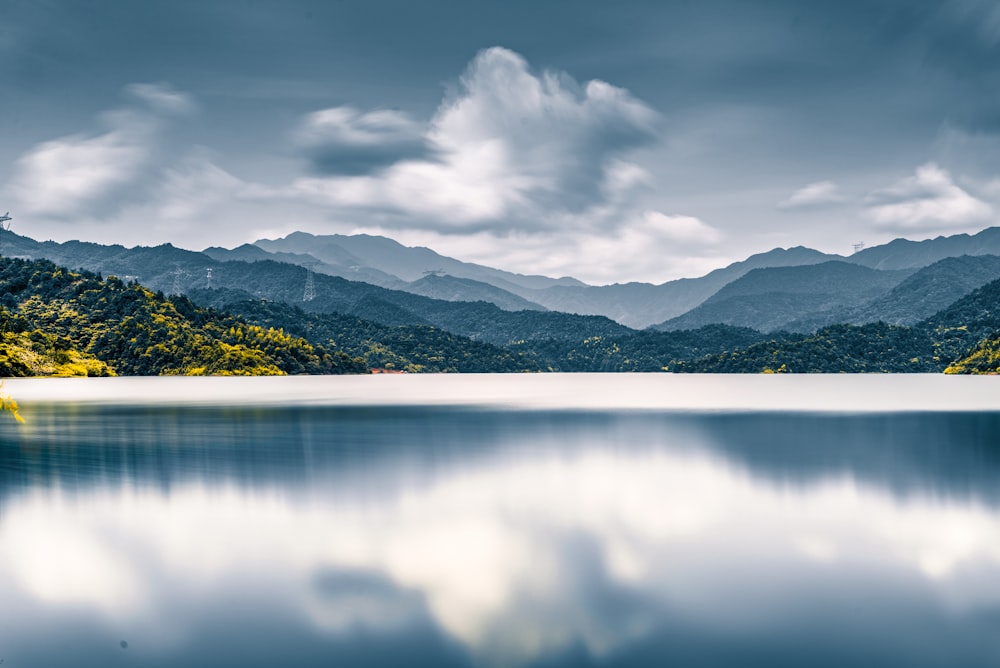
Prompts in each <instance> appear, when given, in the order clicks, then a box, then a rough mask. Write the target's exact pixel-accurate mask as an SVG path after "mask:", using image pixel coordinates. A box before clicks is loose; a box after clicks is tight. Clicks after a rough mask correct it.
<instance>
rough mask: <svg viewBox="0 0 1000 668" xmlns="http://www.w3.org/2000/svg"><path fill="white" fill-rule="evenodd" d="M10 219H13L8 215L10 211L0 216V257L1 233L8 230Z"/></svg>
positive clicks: (0, 254) (1, 255) (1, 249)
mask: <svg viewBox="0 0 1000 668" xmlns="http://www.w3.org/2000/svg"><path fill="white" fill-rule="evenodd" d="M11 220H13V219H12V218H11V217H10V211H8V212H7V213H5V214H4V215H2V216H0V257H3V237H4V234H3V233H4V232H9V231H10V221H11Z"/></svg>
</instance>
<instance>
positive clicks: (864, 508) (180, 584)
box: [0, 407, 1000, 668]
mask: <svg viewBox="0 0 1000 668" xmlns="http://www.w3.org/2000/svg"><path fill="white" fill-rule="evenodd" d="M998 437H1000V418H998V416H997V415H996V414H943V415H930V414H910V415H881V416H879V415H870V416H864V417H859V416H853V417H852V416H807V415H783V416H782V415H771V416H761V415H753V414H751V415H702V416H692V415H650V414H622V413H566V412H552V413H546V412H529V413H514V412H488V411H473V410H448V409H443V408H442V409H433V410H427V409H375V408H371V409H363V410H361V409H332V408H301V407H300V408H287V409H269V410H264V409H253V408H244V409H237V408H229V409H212V408H207V407H200V408H186V409H180V408H177V409H152V408H139V407H136V408H130V409H119V408H111V407H105V408H100V407H91V408H81V407H78V408H77V409H76V410H75V411H74V412H73V413H72V414H67V413H66V412H65V410H64V407H61V408H60V409H58V410H54V409H53V410H51V411H46V410H45V409H44V408H42V407H36V408H35V411H34V414H33V415H32V420H31V429H30V430H18V429H16V428H13V427H12V426H9V425H4V426H3V427H0V439H2V440H3V443H4V446H3V450H2V451H0V452H2V459H0V462H2V479H0V486H2V487H0V574H2V575H3V577H2V578H0V600H2V601H4V605H3V606H2V607H0V658H6V663H5V664H4V668H6V667H7V665H8V664H9V665H12V666H16V665H42V664H48V665H61V664H69V663H70V662H72V664H73V665H84V666H88V665H94V666H97V665H118V664H122V665H124V664H125V663H128V664H130V665H149V666H158V665H167V664H168V663H170V664H177V663H182V664H183V665H206V666H208V665H236V664H238V665H249V666H256V665H260V666H263V665H275V664H280V665H328V664H330V663H335V662H341V663H346V664H348V665H360V664H363V665H434V666H450V665H455V666H467V665H511V666H529V665H531V666H533V665H539V666H540V665H547V666H570V665H608V666H613V665H623V666H624V665H629V666H635V665H663V664H664V663H667V662H670V661H673V662H679V663H681V664H684V665H693V664H697V665H803V664H809V665H843V664H845V663H851V664H854V665H886V664H896V665H912V666H937V665H966V666H976V665H984V666H985V665H996V663H997V661H998V659H1000V639H998V637H997V634H996V633H995V629H996V627H997V623H998V622H1000V514H998V510H997V496H996V495H997V492H996V490H997V489H998V485H997V483H998V482H1000V481H998V477H1000V456H998V445H997V444H1000V438H998ZM123 639H124V640H126V641H127V643H128V648H127V651H123V648H122V647H121V646H120V641H121V640H123Z"/></svg>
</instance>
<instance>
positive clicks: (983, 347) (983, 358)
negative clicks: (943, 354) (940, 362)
mask: <svg viewBox="0 0 1000 668" xmlns="http://www.w3.org/2000/svg"><path fill="white" fill-rule="evenodd" d="M944 372H945V373H950V374H997V373H1000V337H996V338H992V339H987V340H986V341H983V342H982V343H980V344H979V345H978V346H976V348H975V350H973V351H972V354H970V355H969V356H968V357H965V358H964V359H960V360H958V361H957V362H955V363H954V364H952V365H951V366H949V367H948V368H946V369H945V370H944Z"/></svg>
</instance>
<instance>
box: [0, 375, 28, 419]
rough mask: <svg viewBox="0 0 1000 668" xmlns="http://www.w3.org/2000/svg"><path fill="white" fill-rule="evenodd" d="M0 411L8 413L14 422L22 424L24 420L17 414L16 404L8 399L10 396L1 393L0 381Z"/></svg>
mask: <svg viewBox="0 0 1000 668" xmlns="http://www.w3.org/2000/svg"><path fill="white" fill-rule="evenodd" d="M0 411H4V412H7V413H10V414H11V415H12V416H13V417H14V419H15V420H17V421H18V422H21V423H23V422H24V418H23V417H21V414H20V413H19V412H18V406H17V402H16V401H14V400H13V399H11V398H10V395H9V394H7V393H6V392H4V391H3V381H2V380H0Z"/></svg>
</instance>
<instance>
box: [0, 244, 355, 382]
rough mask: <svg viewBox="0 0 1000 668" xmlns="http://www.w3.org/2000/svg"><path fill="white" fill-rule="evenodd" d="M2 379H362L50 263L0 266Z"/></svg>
mask: <svg viewBox="0 0 1000 668" xmlns="http://www.w3.org/2000/svg"><path fill="white" fill-rule="evenodd" d="M0 294H3V298H2V305H0V332H2V340H0V375H2V376H39V375H41V376H46V375H63V376H108V375H116V374H117V375H163V374H187V375H205V374H218V375H281V374H290V373H301V374H319V373H359V372H363V371H365V370H366V367H365V365H364V363H363V362H362V361H360V360H356V359H352V358H351V357H350V356H349V355H347V354H346V353H344V352H343V351H340V350H334V349H332V348H327V347H323V346H316V345H313V344H312V343H310V342H308V341H306V340H305V339H303V338H301V337H295V336H292V335H289V334H287V333H285V332H284V331H282V330H281V329H273V328H263V327H260V326H257V325H251V324H248V323H246V322H244V321H241V320H239V319H237V318H235V317H233V316H231V315H228V314H225V313H221V312H218V311H214V310H210V309H204V308H200V307H197V306H195V305H194V304H193V303H192V302H191V301H190V300H189V299H187V298H185V297H174V298H170V299H168V298H166V297H164V296H163V295H162V294H154V293H153V292H151V291H150V290H148V289H146V288H143V287H141V286H139V285H136V284H125V283H124V282H122V281H121V280H120V279H118V278H115V277H110V278H107V279H102V278H101V277H100V276H99V275H96V274H92V273H89V272H82V271H81V272H72V271H69V270H66V269H63V268H61V267H57V266H56V265H54V264H52V263H51V262H48V261H44V260H40V261H24V260H10V259H0Z"/></svg>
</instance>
